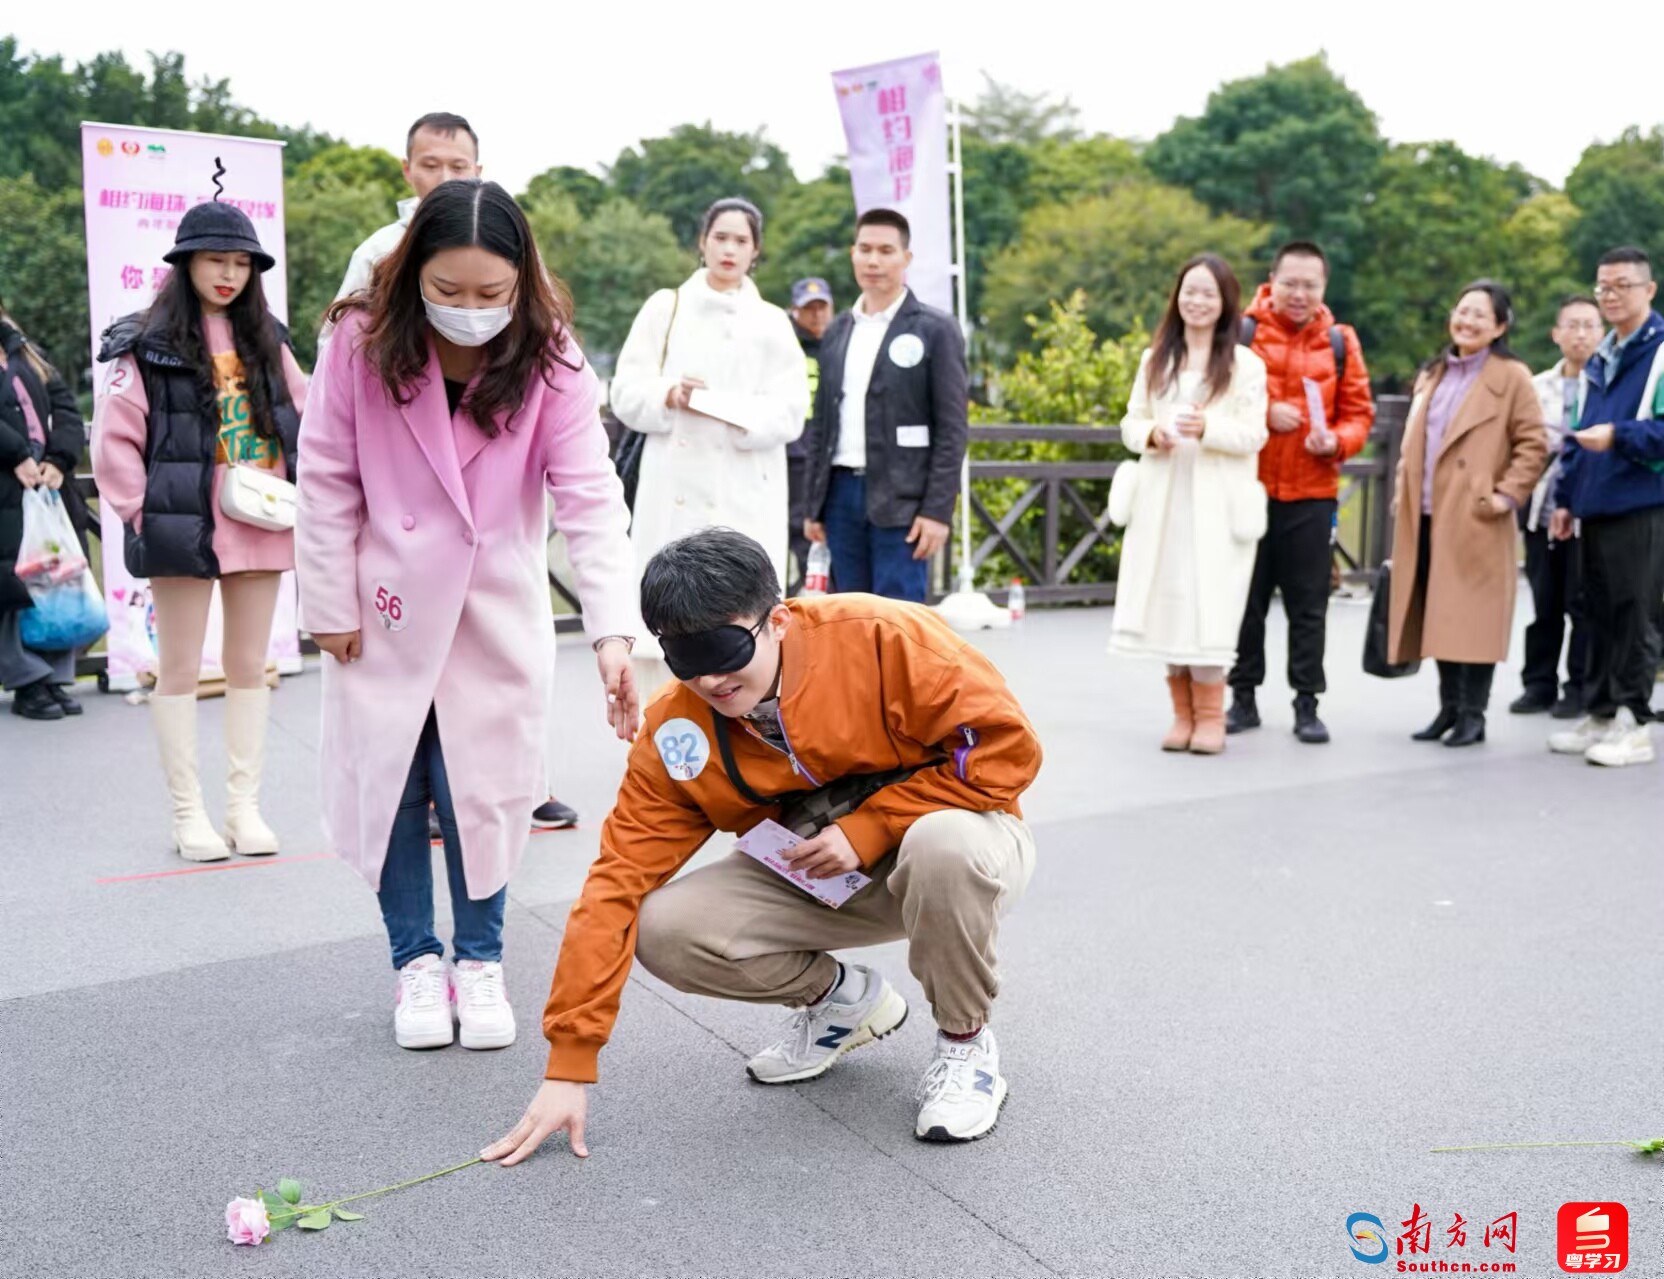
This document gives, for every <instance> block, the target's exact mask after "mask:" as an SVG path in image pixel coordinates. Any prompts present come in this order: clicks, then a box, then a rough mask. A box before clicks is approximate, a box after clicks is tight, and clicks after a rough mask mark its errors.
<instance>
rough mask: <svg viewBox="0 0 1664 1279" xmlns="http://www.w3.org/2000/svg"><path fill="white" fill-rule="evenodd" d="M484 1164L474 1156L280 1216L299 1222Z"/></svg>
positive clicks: (308, 1205) (301, 1205)
mask: <svg viewBox="0 0 1664 1279" xmlns="http://www.w3.org/2000/svg"><path fill="white" fill-rule="evenodd" d="M484 1162H485V1160H484V1159H482V1158H480V1157H479V1156H477V1155H476V1156H475V1157H474V1158H472V1159H470V1160H469V1161H468V1162H467V1163H465V1164H457V1165H456V1167H454V1168H441V1169H440V1170H439V1171H438V1172H430V1173H428V1174H427V1175H426V1176H422V1177H412V1178H411V1179H410V1180H409V1181H401V1182H400V1183H399V1184H398V1185H396V1186H383V1187H382V1188H381V1189H380V1190H366V1191H365V1192H364V1193H363V1194H361V1195H348V1196H347V1197H346V1198H345V1199H333V1200H331V1201H330V1202H329V1203H326V1204H295V1205H292V1207H291V1209H290V1211H289V1212H286V1213H284V1214H282V1215H283V1216H285V1217H292V1218H294V1219H296V1220H299V1219H300V1218H301V1217H305V1216H309V1215H310V1214H312V1213H315V1212H329V1211H330V1210H332V1209H334V1208H339V1207H340V1206H341V1205H342V1204H350V1203H356V1202H357V1201H358V1200H360V1199H373V1198H375V1196H377V1195H387V1194H392V1192H393V1191H395V1190H405V1189H407V1188H408V1187H410V1186H419V1185H421V1184H422V1183H423V1182H424V1181H432V1180H433V1179H434V1178H435V1177H447V1176H449V1175H450V1174H451V1173H453V1172H461V1171H462V1170H463V1169H464V1168H472V1167H473V1166H474V1165H475V1164H479V1163H484Z"/></svg>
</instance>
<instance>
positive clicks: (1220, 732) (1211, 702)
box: [1190, 680, 1225, 755]
mask: <svg viewBox="0 0 1664 1279" xmlns="http://www.w3.org/2000/svg"><path fill="white" fill-rule="evenodd" d="M1190 704H1191V706H1193V707H1194V708H1195V710H1196V729H1195V731H1194V732H1192V733H1191V735H1190V753H1191V754H1192V755H1217V754H1219V752H1220V751H1222V750H1224V749H1225V682H1224V681H1223V680H1221V681H1219V682H1218V683H1217V684H1203V683H1201V682H1199V681H1196V680H1192V681H1191V684H1190Z"/></svg>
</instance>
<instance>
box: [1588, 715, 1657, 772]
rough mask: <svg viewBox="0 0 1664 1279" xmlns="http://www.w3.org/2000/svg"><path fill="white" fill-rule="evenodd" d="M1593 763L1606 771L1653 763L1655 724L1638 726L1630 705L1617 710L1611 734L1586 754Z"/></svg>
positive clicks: (1590, 748)
mask: <svg viewBox="0 0 1664 1279" xmlns="http://www.w3.org/2000/svg"><path fill="white" fill-rule="evenodd" d="M1583 758H1584V759H1586V760H1588V761H1589V762H1590V763H1591V764H1602V765H1604V766H1606V767H1607V768H1623V767H1624V766H1625V765H1626V764H1650V763H1652V758H1653V755H1652V725H1650V724H1637V723H1636V722H1635V712H1634V711H1632V710H1630V709H1629V707H1627V706H1621V707H1619V708H1618V714H1617V715H1616V716H1615V717H1614V718H1613V720H1612V731H1611V732H1609V733H1607V735H1606V736H1605V737H1603V738H1601V740H1600V741H1598V742H1596V743H1595V744H1594V745H1593V746H1591V747H1589V749H1588V750H1587V751H1585V752H1584V755H1583Z"/></svg>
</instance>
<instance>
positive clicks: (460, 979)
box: [451, 959, 514, 1048]
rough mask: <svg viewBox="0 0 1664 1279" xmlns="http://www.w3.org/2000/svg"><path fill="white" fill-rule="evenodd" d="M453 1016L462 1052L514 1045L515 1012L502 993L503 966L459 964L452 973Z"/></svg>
mask: <svg viewBox="0 0 1664 1279" xmlns="http://www.w3.org/2000/svg"><path fill="white" fill-rule="evenodd" d="M451 972H452V977H451V989H452V990H453V991H455V992H456V1016H457V1020H458V1021H459V1022H461V1023H462V1034H461V1039H462V1046H463V1047H464V1048H507V1047H508V1046H509V1045H510V1044H512V1043H513V1042H514V1009H512V1008H510V1007H509V1006H508V992H507V991H506V990H504V989H503V966H502V965H501V964H500V963H497V962H495V961H487V960H483V959H463V960H459V961H458V962H457V964H456V966H455V967H454V968H453V969H452V970H451Z"/></svg>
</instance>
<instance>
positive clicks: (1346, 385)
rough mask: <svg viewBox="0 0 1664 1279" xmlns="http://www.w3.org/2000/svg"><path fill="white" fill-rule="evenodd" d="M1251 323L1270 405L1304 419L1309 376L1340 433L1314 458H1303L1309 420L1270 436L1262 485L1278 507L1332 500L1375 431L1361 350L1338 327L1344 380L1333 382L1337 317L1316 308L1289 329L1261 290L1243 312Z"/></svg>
mask: <svg viewBox="0 0 1664 1279" xmlns="http://www.w3.org/2000/svg"><path fill="white" fill-rule="evenodd" d="M1244 314H1245V315H1248V316H1250V317H1252V318H1253V320H1254V322H1255V324H1256V326H1257V327H1256V328H1255V329H1254V341H1253V351H1254V354H1255V355H1257V356H1259V357H1260V359H1262V360H1264V361H1265V392H1266V399H1267V400H1268V401H1269V402H1270V403H1271V404H1277V403H1279V402H1280V403H1283V404H1292V405H1294V406H1295V407H1296V408H1297V409H1299V410H1300V415H1301V417H1306V387H1305V383H1304V379H1305V378H1311V379H1312V381H1314V382H1316V383H1317V384H1318V386H1319V387H1320V388H1321V389H1322V393H1323V414H1324V416H1325V417H1326V418H1327V419H1328V422H1329V429H1330V430H1331V431H1333V432H1334V433H1335V440H1336V444H1337V446H1338V447H1337V450H1336V452H1334V453H1332V454H1330V455H1329V456H1328V457H1314V456H1313V455H1312V454H1310V453H1308V452H1306V436H1307V435H1309V434H1310V433H1311V422H1310V421H1309V420H1308V421H1307V422H1306V423H1305V425H1304V426H1302V427H1300V429H1299V430H1295V431H1287V432H1279V431H1272V432H1271V438H1270V439H1268V440H1267V441H1266V442H1265V447H1264V448H1263V449H1261V450H1260V483H1261V484H1263V485H1265V491H1266V494H1267V496H1269V497H1270V498H1271V500H1272V501H1273V502H1298V501H1301V500H1303V499H1306V498H1327V497H1334V496H1336V495H1337V494H1338V493H1339V492H1340V466H1341V463H1342V462H1344V461H1346V459H1347V458H1349V457H1351V456H1353V455H1354V454H1355V453H1357V452H1358V451H1359V450H1360V449H1362V448H1363V446H1364V445H1365V444H1366V443H1367V442H1368V440H1369V429H1370V427H1372V426H1374V425H1375V400H1374V398H1373V397H1372V396H1371V395H1370V393H1369V370H1368V369H1367V368H1365V367H1364V351H1363V347H1362V346H1361V345H1359V343H1358V335H1357V334H1356V333H1355V332H1353V331H1352V326H1351V325H1349V324H1342V325H1340V326H1339V327H1340V331H1341V336H1342V338H1343V339H1344V340H1345V342H1346V376H1345V377H1344V378H1337V377H1336V376H1335V373H1336V369H1335V352H1334V348H1333V347H1332V346H1331V345H1330V342H1329V330H1330V329H1331V328H1334V327H1335V313H1334V312H1333V311H1331V310H1330V309H1329V308H1328V307H1327V306H1319V307H1318V308H1317V314H1316V315H1314V316H1313V317H1312V318H1311V319H1310V320H1308V321H1307V322H1306V323H1305V324H1304V325H1302V326H1301V327H1300V328H1298V329H1296V328H1294V327H1292V326H1291V325H1290V324H1289V323H1288V322H1287V321H1286V320H1284V319H1283V318H1282V317H1281V316H1280V315H1278V314H1277V312H1276V311H1274V310H1273V309H1272V306H1271V286H1270V285H1269V284H1261V285H1260V288H1259V292H1258V293H1256V294H1255V295H1254V300H1253V301H1252V302H1251V303H1249V305H1248V309H1247V311H1245V312H1244Z"/></svg>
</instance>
